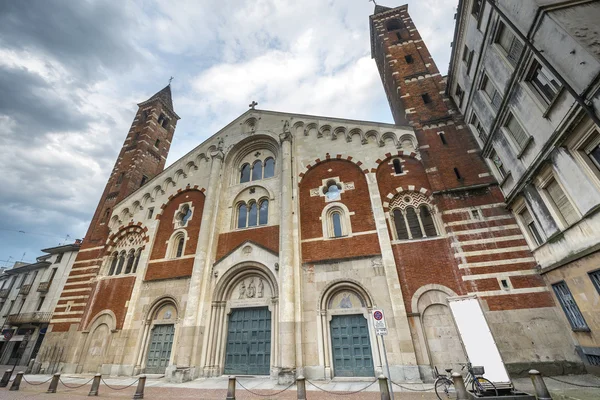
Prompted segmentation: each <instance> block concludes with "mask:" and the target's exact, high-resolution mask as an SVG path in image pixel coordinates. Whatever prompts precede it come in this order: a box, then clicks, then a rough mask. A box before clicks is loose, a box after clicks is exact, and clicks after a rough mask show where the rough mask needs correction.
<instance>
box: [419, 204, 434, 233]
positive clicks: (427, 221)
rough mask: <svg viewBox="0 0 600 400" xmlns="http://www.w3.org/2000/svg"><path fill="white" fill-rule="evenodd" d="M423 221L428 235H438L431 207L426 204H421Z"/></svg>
mask: <svg viewBox="0 0 600 400" xmlns="http://www.w3.org/2000/svg"><path fill="white" fill-rule="evenodd" d="M421 222H422V223H423V229H425V235H427V237H433V236H437V231H436V229H435V224H434V223H433V216H432V215H431V212H429V208H428V207H427V206H425V205H423V206H421Z"/></svg>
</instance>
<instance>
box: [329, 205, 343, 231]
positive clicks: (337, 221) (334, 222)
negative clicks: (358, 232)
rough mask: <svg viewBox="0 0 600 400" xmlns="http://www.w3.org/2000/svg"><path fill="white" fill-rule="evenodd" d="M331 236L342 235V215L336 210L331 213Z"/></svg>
mask: <svg viewBox="0 0 600 400" xmlns="http://www.w3.org/2000/svg"><path fill="white" fill-rule="evenodd" d="M331 226H332V228H333V237H342V217H341V215H340V213H339V212H338V211H336V212H333V213H331Z"/></svg>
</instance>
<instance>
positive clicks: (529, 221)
mask: <svg viewBox="0 0 600 400" xmlns="http://www.w3.org/2000/svg"><path fill="white" fill-rule="evenodd" d="M521 218H523V222H524V223H525V225H526V226H527V229H529V233H530V234H531V236H533V240H534V241H535V242H536V243H537V244H538V245H539V244H542V242H543V240H542V236H541V235H540V233H539V232H538V230H537V226H536V225H535V222H534V221H533V217H532V216H531V214H530V213H529V210H527V209H526V210H523V212H522V213H521Z"/></svg>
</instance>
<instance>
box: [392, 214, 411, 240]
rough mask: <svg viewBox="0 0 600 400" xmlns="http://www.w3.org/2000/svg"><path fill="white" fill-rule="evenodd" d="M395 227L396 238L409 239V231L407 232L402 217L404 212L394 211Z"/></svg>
mask: <svg viewBox="0 0 600 400" xmlns="http://www.w3.org/2000/svg"><path fill="white" fill-rule="evenodd" d="M394 225H395V226H396V238H397V239H398V240H405V239H408V231H407V230H406V223H405V222H404V215H402V211H400V210H397V209H396V210H394Z"/></svg>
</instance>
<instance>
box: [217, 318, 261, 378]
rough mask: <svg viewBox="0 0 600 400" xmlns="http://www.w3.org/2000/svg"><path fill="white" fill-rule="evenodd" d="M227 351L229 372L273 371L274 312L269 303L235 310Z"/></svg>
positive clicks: (228, 336)
mask: <svg viewBox="0 0 600 400" xmlns="http://www.w3.org/2000/svg"><path fill="white" fill-rule="evenodd" d="M225 353H226V354H225V371H224V373H225V374H233V375H269V373H270V369H271V368H270V367H271V312H270V311H269V309H268V308H267V307H257V308H239V309H234V310H232V311H231V314H230V315H229V325H228V327H227V348H226V350H225Z"/></svg>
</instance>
